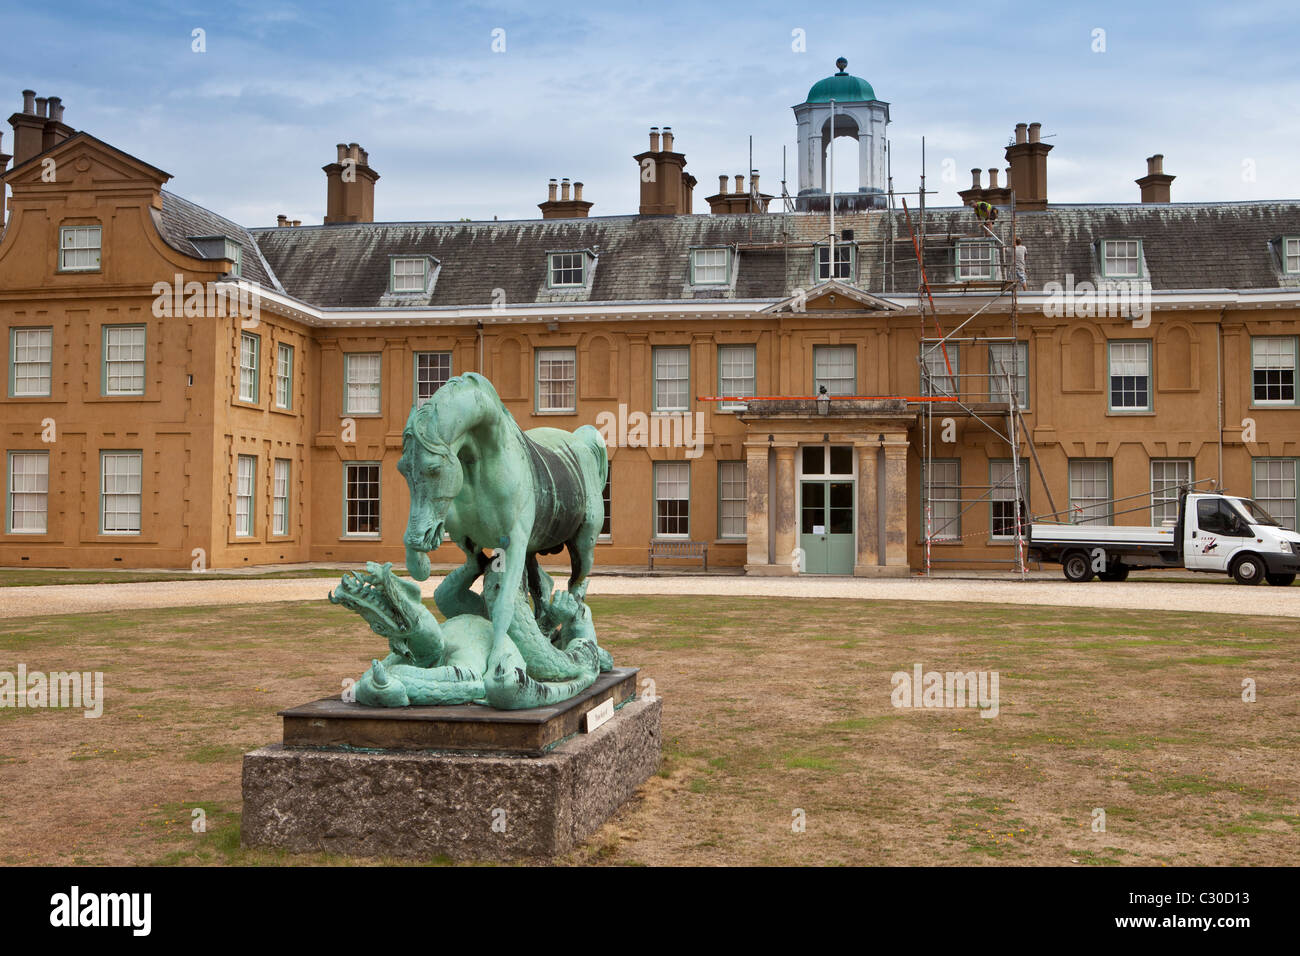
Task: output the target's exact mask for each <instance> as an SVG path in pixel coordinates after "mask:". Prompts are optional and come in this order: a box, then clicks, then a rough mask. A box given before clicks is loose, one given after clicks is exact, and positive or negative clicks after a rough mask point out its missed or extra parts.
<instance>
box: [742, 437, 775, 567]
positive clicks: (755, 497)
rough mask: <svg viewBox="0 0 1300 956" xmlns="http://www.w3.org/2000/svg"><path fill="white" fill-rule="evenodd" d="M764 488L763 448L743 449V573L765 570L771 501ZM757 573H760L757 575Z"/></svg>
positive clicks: (765, 464)
mask: <svg viewBox="0 0 1300 956" xmlns="http://www.w3.org/2000/svg"><path fill="white" fill-rule="evenodd" d="M769 491H770V489H769V488H768V487H767V445H746V446H745V495H746V499H747V504H746V508H745V570H746V571H750V572H752V571H756V570H759V569H764V570H765V569H766V568H767V567H768V563H767V509H768V503H769V502H770V501H771V495H770V494H769ZM759 573H761V571H759Z"/></svg>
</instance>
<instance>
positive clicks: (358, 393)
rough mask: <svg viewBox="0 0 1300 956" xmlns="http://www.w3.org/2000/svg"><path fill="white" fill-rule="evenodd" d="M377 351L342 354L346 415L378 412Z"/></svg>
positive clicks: (378, 355) (378, 357)
mask: <svg viewBox="0 0 1300 956" xmlns="http://www.w3.org/2000/svg"><path fill="white" fill-rule="evenodd" d="M379 359H380V353H378V352H351V353H348V354H345V355H344V356H343V389H344V392H343V411H344V413H345V414H348V415H378V414H379Z"/></svg>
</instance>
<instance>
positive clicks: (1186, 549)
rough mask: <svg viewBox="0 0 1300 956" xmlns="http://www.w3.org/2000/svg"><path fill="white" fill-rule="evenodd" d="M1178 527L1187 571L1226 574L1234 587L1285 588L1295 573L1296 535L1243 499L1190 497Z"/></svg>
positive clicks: (1299, 550)
mask: <svg viewBox="0 0 1300 956" xmlns="http://www.w3.org/2000/svg"><path fill="white" fill-rule="evenodd" d="M1182 525H1183V527H1182V542H1183V547H1182V550H1183V566H1184V567H1185V568H1187V569H1188V570H1189V571H1210V572H1214V571H1218V572H1221V573H1222V572H1226V573H1230V574H1231V575H1232V576H1233V577H1234V578H1235V579H1236V580H1237V582H1238V583H1239V584H1258V583H1260V581H1263V580H1265V579H1267V580H1268V582H1269V583H1270V584H1290V583H1292V582H1293V581H1294V580H1295V578H1296V572H1297V571H1300V534H1297V533H1296V532H1294V531H1290V530H1288V529H1286V528H1283V527H1282V525H1281V524H1280V523H1279V522H1278V521H1277V520H1276V519H1275V518H1273V517H1272V516H1271V515H1270V514H1269V513H1268V512H1267V511H1265V510H1264V509H1263V508H1261V507H1260V506H1259V505H1257V504H1256V503H1255V502H1254V501H1252V500H1251V499H1249V498H1237V497H1234V496H1232V495H1214V494H1190V495H1188V496H1187V498H1186V499H1185V501H1184V506H1183V509H1182Z"/></svg>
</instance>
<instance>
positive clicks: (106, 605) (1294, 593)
mask: <svg viewBox="0 0 1300 956" xmlns="http://www.w3.org/2000/svg"><path fill="white" fill-rule="evenodd" d="M441 580H442V579H441V578H440V577H433V578H430V579H429V580H428V581H425V582H424V584H423V586H422V587H423V591H424V595H425V597H429V598H431V597H432V596H433V591H434V589H435V588H436V587H437V586H438V583H439V582H440V581H441ZM333 584H334V582H332V581H330V580H329V579H327V578H305V579H279V580H260V581H259V580H252V581H229V580H226V581H202V580H197V581H167V582H148V583H123V584H69V585H51V586H48V587H11V588H0V618H13V617H27V616H31V615H36V614H42V615H43V614H76V613H85V612H90V611H117V610H125V609H132V608H149V607H184V606H197V605H213V604H238V603H243V602H274V601H323V600H325V595H326V593H327V592H328V591H329V589H330V588H331V587H332V586H333ZM590 593H591V594H599V595H604V594H663V595H674V594H717V595H752V596H754V597H812V598H853V599H858V600H879V601H974V602H978V603H981V604H1040V605H1054V606H1057V607H1101V608H1131V609H1137V610H1142V609H1150V610H1160V611H1201V612H1204V613H1210V614H1237V615H1240V614H1260V615H1267V616H1272V617H1300V587H1292V588H1276V587H1255V588H1248V587H1240V586H1237V585H1225V584H1194V583H1181V582H1180V583H1163V582H1162V583H1156V582H1151V583H1146V582H1142V581H1126V582H1124V583H1122V584H1115V583H1111V584H1107V583H1102V582H1093V583H1090V584H1071V583H1069V582H1067V581H1025V582H1020V581H1005V580H986V579H967V578H963V579H953V578H939V579H929V580H926V579H924V578H901V579H863V578H839V577H835V578H815V577H812V576H807V575H805V576H804V577H801V578H754V577H741V576H735V575H719V576H717V577H712V576H704V575H683V576H681V577H626V576H621V575H620V576H612V575H611V576H602V575H597V576H595V577H593V578H592V581H591V588H590Z"/></svg>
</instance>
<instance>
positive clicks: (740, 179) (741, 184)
mask: <svg viewBox="0 0 1300 956" xmlns="http://www.w3.org/2000/svg"><path fill="white" fill-rule="evenodd" d="M744 191H745V177H744V174H742V173H737V174H736V193H737V194H740V193H743V192H744Z"/></svg>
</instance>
